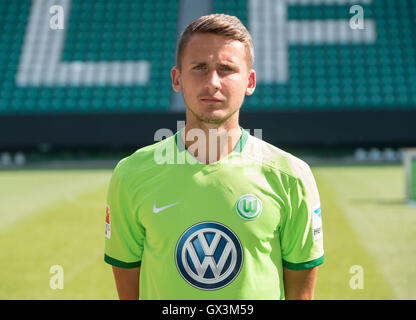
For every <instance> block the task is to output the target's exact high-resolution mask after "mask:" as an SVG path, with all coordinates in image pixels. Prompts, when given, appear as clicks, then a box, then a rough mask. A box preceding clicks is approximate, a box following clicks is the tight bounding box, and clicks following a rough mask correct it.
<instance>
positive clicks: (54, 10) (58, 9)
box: [49, 6, 64, 30]
mask: <svg viewBox="0 0 416 320" xmlns="http://www.w3.org/2000/svg"><path fill="white" fill-rule="evenodd" d="M49 13H50V14H53V16H52V18H51V19H50V20H49V26H50V28H51V29H52V30H57V29H60V30H63V29H64V8H62V6H52V7H50V8H49Z"/></svg>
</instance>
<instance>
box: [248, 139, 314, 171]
mask: <svg viewBox="0 0 416 320" xmlns="http://www.w3.org/2000/svg"><path fill="white" fill-rule="evenodd" d="M246 147H247V148H245V150H244V154H245V155H246V156H248V157H250V158H252V159H254V160H257V161H260V162H261V163H262V164H263V165H265V166H267V167H269V168H270V169H272V170H277V171H279V172H280V173H283V174H285V175H287V176H289V177H292V178H295V179H305V178H308V177H310V175H311V169H310V166H309V165H308V164H307V163H306V162H305V161H304V160H302V159H300V158H298V157H296V156H294V155H293V154H291V153H289V152H287V151H284V150H282V149H280V148H278V147H276V146H274V145H272V144H270V143H268V142H266V141H264V140H261V139H259V138H257V137H255V136H252V135H249V137H248V139H247V145H246Z"/></svg>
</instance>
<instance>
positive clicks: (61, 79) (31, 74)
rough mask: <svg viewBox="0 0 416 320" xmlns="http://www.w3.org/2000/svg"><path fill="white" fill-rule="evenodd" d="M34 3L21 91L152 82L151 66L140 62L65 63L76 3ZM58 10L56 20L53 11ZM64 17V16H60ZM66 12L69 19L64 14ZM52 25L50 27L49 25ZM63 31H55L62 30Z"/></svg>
mask: <svg viewBox="0 0 416 320" xmlns="http://www.w3.org/2000/svg"><path fill="white" fill-rule="evenodd" d="M59 4H60V5H59V6H52V7H50V5H51V3H50V1H45V0H32V6H31V8H30V15H29V19H28V22H27V25H26V33H25V37H24V41H23V45H22V53H21V54H20V59H19V66H18V68H17V73H16V77H15V81H16V84H17V85H18V86H20V87H26V86H32V87H42V86H48V87H54V86H73V87H82V86H97V85H99V86H105V85H110V86H111V85H112V86H123V85H128V86H129V85H138V86H146V85H147V84H148V82H149V78H150V62H149V61H146V60H139V61H94V62H90V61H63V60H62V59H61V58H62V53H63V50H64V46H65V38H66V34H65V32H66V30H67V29H68V28H66V29H65V30H62V29H64V28H63V26H64V25H66V26H68V22H69V20H68V19H69V16H70V11H71V4H72V0H60V1H59ZM57 8H59V9H58V15H57V17H56V20H52V19H54V17H52V19H50V16H49V14H50V10H53V9H57ZM60 12H61V13H62V16H61V15H60ZM63 12H65V15H64V14H63ZM47 21H49V23H46V22H47ZM61 24H62V28H59V27H58V28H55V26H61Z"/></svg>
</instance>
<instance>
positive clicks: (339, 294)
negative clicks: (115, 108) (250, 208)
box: [0, 165, 416, 299]
mask: <svg viewBox="0 0 416 320" xmlns="http://www.w3.org/2000/svg"><path fill="white" fill-rule="evenodd" d="M312 170H313V172H314V175H315V178H316V181H317V184H318V188H319V190H320V195H321V204H322V216H323V223H324V225H323V230H324V245H325V257H326V259H325V263H324V264H323V265H322V266H321V267H320V271H319V273H318V279H317V284H316V289H315V299H416V289H415V287H414V283H415V281H416V269H415V268H414V261H416V249H415V245H414V243H415V240H416V233H415V231H414V230H415V229H414V226H415V225H416V208H415V207H411V206H408V205H407V204H405V203H404V197H405V182H404V170H403V168H402V167H401V166H399V165H396V166H346V167H341V166H316V167H315V166H313V167H312ZM110 176H111V170H103V169H100V170H98V169H97V170H91V169H88V170H87V169H86V170H35V169H33V170H20V171H15V170H7V171H0V181H1V183H0V204H1V206H0V243H1V250H0V261H1V262H0V263H1V270H2V272H1V274H0V299H117V293H116V289H115V284H114V280H113V276H112V272H111V267H110V266H109V265H107V264H105V263H104V261H103V247H104V225H105V222H104V221H105V197H106V190H107V186H108V183H109V179H110ZM54 265H59V266H62V268H63V271H64V282H63V283H64V288H63V289H55V290H53V289H52V288H51V287H50V279H51V278H52V277H53V276H54V274H51V273H50V268H51V267H52V266H54ZM354 266H358V267H354ZM354 268H356V269H354ZM357 268H358V269H357ZM357 270H359V271H357ZM357 281H358V282H357ZM360 281H361V282H360ZM354 283H355V284H357V283H360V285H361V286H359V287H356V286H354V285H353V284H354Z"/></svg>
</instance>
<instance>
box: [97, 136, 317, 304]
mask: <svg viewBox="0 0 416 320" xmlns="http://www.w3.org/2000/svg"><path fill="white" fill-rule="evenodd" d="M321 221H322V218H321V209H320V200H319V194H318V190H317V186H316V184H315V180H314V177H313V175H312V172H311V170H310V168H309V166H308V165H307V164H306V163H305V162H304V161H302V160H300V159H298V158H296V157H294V156H293V155H291V154H289V153H287V152H284V151H282V150H280V149H278V148H276V147H275V146H273V145H271V144H268V143H266V142H265V141H263V140H261V139H258V138H256V137H255V136H252V135H250V134H249V133H248V132H247V131H246V130H242V135H241V138H240V140H239V141H238V143H237V144H236V147H235V148H234V150H233V151H232V152H231V153H230V154H229V155H228V156H226V157H225V158H223V159H221V160H220V161H217V162H214V163H211V164H203V163H200V162H199V161H197V160H196V159H195V158H194V157H193V156H192V155H191V154H190V153H189V151H188V150H186V149H185V147H184V143H183V140H182V137H181V135H180V131H178V132H177V133H176V134H175V135H173V136H170V137H168V138H166V139H164V140H162V141H159V142H157V143H155V144H153V145H150V146H147V147H144V148H141V149H139V150H138V151H136V152H135V153H133V154H132V155H131V156H129V157H127V158H125V159H123V160H121V161H120V162H119V163H118V165H117V166H116V168H115V170H114V172H113V175H112V178H111V182H110V186H109V189H108V199H107V216H106V230H105V255H104V260H105V261H106V262H107V263H109V264H111V265H114V266H119V267H123V268H132V267H139V266H140V268H141V271H140V299H193V300H194V299H198V300H203V299H284V286H283V267H286V268H289V269H293V270H303V269H308V268H313V267H315V266H318V265H320V264H322V263H323V260H324V251H323V233H322V223H321Z"/></svg>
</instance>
